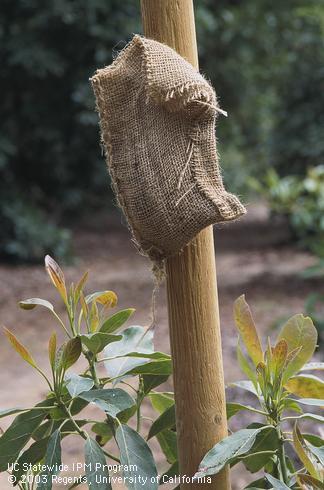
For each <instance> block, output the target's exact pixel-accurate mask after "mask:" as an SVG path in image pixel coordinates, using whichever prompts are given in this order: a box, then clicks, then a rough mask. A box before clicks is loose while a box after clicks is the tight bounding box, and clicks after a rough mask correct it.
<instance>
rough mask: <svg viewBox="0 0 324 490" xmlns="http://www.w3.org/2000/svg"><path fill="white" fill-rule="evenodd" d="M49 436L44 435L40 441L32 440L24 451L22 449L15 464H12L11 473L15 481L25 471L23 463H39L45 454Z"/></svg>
mask: <svg viewBox="0 0 324 490" xmlns="http://www.w3.org/2000/svg"><path fill="white" fill-rule="evenodd" d="M48 441H49V437H45V438H44V439H41V440H40V441H36V442H34V443H33V444H32V445H31V446H30V447H29V448H28V449H26V451H24V452H23V453H22V454H21V455H20V456H19V458H18V460H17V465H15V466H14V469H13V472H12V473H13V475H14V476H15V478H16V481H17V482H19V481H20V479H21V477H22V475H23V474H24V473H25V471H24V469H25V467H26V466H25V465H34V464H36V463H39V462H40V461H41V460H42V459H43V458H44V456H45V454H46V449H47V445H48Z"/></svg>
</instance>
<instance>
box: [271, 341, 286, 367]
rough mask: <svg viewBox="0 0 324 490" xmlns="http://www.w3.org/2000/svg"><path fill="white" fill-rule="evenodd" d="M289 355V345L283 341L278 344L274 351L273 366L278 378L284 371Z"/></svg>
mask: <svg viewBox="0 0 324 490" xmlns="http://www.w3.org/2000/svg"><path fill="white" fill-rule="evenodd" d="M287 354H288V344H287V342H286V341H285V340H284V339H282V340H279V342H277V344H276V345H275V347H274V349H273V351H272V365H273V369H274V372H275V373H276V375H277V376H278V375H279V374H280V372H281V370H282V369H283V367H284V365H285V362H286V359H287Z"/></svg>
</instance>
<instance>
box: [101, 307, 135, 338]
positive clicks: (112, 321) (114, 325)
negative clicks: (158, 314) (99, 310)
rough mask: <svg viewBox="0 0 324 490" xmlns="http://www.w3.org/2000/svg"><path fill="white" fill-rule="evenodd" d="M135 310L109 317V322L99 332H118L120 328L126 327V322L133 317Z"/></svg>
mask: <svg viewBox="0 0 324 490" xmlns="http://www.w3.org/2000/svg"><path fill="white" fill-rule="evenodd" d="M134 311H135V310H134V309H133V308H128V309H127V310H121V311H118V312H117V313H115V314H114V315H112V316H111V317H109V318H108V319H107V320H105V321H104V323H103V324H102V325H101V327H100V328H99V332H103V333H112V332H115V331H116V330H118V328H119V327H121V326H122V325H124V323H125V322H127V320H128V319H129V317H131V316H132V315H133V313H134Z"/></svg>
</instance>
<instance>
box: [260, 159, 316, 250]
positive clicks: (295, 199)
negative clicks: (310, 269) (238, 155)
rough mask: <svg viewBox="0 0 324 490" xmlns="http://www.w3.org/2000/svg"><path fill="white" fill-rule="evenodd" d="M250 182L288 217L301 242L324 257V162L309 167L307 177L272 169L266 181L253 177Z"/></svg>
mask: <svg viewBox="0 0 324 490" xmlns="http://www.w3.org/2000/svg"><path fill="white" fill-rule="evenodd" d="M250 184H251V185H252V187H253V188H254V190H256V191H257V192H259V193H260V194H261V195H262V196H263V197H265V198H266V200H267V201H268V204H269V206H270V210H271V211H273V212H274V213H279V214H283V215H286V216H287V219H288V222H289V224H290V227H291V230H292V232H293V235H294V236H295V237H296V238H297V239H298V241H299V242H300V244H301V245H302V246H303V247H304V248H306V249H308V250H311V251H312V252H313V253H314V254H316V255H318V256H319V257H323V258H324V165H318V166H317V167H311V168H309V169H308V170H307V173H306V176H304V177H300V176H296V175H288V176H285V177H280V176H279V174H278V173H277V172H276V171H275V170H274V169H270V170H268V172H267V174H266V175H265V177H264V179H263V181H262V182H260V181H259V180H257V179H255V178H250Z"/></svg>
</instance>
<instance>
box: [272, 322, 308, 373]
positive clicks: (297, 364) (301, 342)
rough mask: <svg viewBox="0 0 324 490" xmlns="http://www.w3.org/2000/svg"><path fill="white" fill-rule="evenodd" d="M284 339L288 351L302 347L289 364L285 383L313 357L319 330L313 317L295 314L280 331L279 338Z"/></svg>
mask: <svg viewBox="0 0 324 490" xmlns="http://www.w3.org/2000/svg"><path fill="white" fill-rule="evenodd" d="M281 339H284V340H285V341H286V342H287V344H288V352H289V353H290V352H291V351H293V350H295V349H298V348H301V350H300V352H299V353H298V354H297V355H296V357H295V358H294V359H293V360H292V361H291V362H290V363H289V364H288V366H287V367H286V369H285V373H284V375H283V382H284V383H285V382H286V381H287V380H288V379H289V378H290V377H291V376H293V375H294V374H296V373H297V372H298V371H299V370H300V369H301V368H302V367H303V366H304V365H305V364H306V363H307V362H308V361H309V360H310V358H311V357H312V355H313V354H314V351H315V348H316V343H317V330H316V328H315V327H314V324H313V322H312V319H311V318H309V317H305V316H304V315H301V314H299V315H295V316H293V317H292V318H290V319H289V320H288V322H287V323H286V324H285V325H284V326H283V328H282V330H281V332H280V333H279V337H278V340H281Z"/></svg>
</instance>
